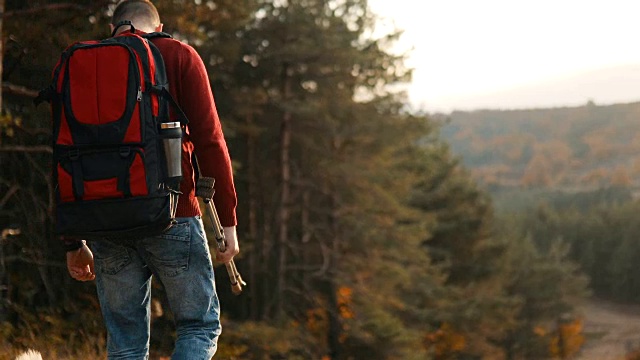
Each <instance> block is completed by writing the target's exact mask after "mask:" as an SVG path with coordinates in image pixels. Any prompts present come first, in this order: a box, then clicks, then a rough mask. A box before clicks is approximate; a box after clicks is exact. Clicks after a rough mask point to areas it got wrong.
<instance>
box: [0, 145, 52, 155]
mask: <svg viewBox="0 0 640 360" xmlns="http://www.w3.org/2000/svg"><path fill="white" fill-rule="evenodd" d="M0 152H24V153H49V154H53V149H52V148H51V146H47V145H37V146H20V145H16V146H0Z"/></svg>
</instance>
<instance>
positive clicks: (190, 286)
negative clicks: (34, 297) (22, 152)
mask: <svg viewBox="0 0 640 360" xmlns="http://www.w3.org/2000/svg"><path fill="white" fill-rule="evenodd" d="M123 20H130V21H131V22H132V24H133V26H134V27H135V29H137V31H139V32H140V33H150V32H160V31H162V26H163V25H162V23H161V22H160V17H159V15H158V11H157V9H156V8H155V6H154V5H153V4H152V3H151V2H149V1H147V0H128V1H123V2H121V3H120V4H118V6H117V7H116V9H115V11H114V13H113V17H112V20H111V29H112V30H113V29H114V25H115V24H118V23H119V22H121V21H123ZM122 31H129V26H122V27H120V28H119V29H118V33H120V32H122ZM116 36H117V35H116ZM151 41H152V42H153V43H154V44H155V45H156V46H157V47H158V48H159V49H160V52H161V53H162V54H163V58H164V61H165V65H166V70H167V77H168V80H169V89H170V92H171V94H172V95H173V97H174V98H175V99H176V101H177V102H178V104H179V105H180V107H181V108H182V110H183V111H184V112H185V114H186V115H187V117H188V119H189V121H190V122H189V125H188V129H187V134H186V135H185V138H184V140H183V144H182V174H183V180H182V183H181V184H180V190H181V192H182V194H181V195H180V198H179V201H178V209H177V220H178V224H177V225H175V226H173V227H172V228H171V229H169V230H168V231H167V232H165V233H164V234H162V235H160V236H157V237H151V238H145V239H141V240H136V241H132V242H131V245H130V246H122V245H117V244H114V243H110V242H103V241H96V242H92V243H91V244H89V245H90V247H91V248H89V247H87V245H86V243H85V242H84V241H82V242H75V243H74V242H68V243H67V250H68V252H67V268H68V270H69V274H70V275H71V276H72V277H73V278H74V279H77V280H79V281H89V280H93V279H95V280H96V287H97V292H98V299H99V300H100V306H101V309H102V315H103V317H104V320H105V324H106V327H107V332H108V340H107V349H108V353H109V359H146V358H147V357H148V353H149V334H150V294H151V293H150V290H151V276H152V274H153V275H155V276H156V277H157V278H158V279H159V280H160V281H161V282H162V284H163V286H164V288H165V291H166V294H167V298H168V300H169V305H170V307H171V311H172V313H173V315H174V318H175V321H176V330H177V340H176V344H175V350H174V354H173V357H172V359H174V360H175V359H210V358H211V357H212V356H213V355H214V353H215V352H216V349H217V339H218V336H219V335H220V332H221V328H220V321H219V303H218V298H217V295H216V289H215V283H214V277H213V267H212V261H211V255H210V253H209V247H208V244H207V240H206V238H205V234H204V228H203V225H202V220H201V218H200V215H201V214H200V208H199V205H198V201H197V199H196V197H195V180H194V168H193V164H192V163H191V154H192V152H194V151H195V153H196V154H197V156H198V160H199V165H200V171H201V174H202V176H206V177H213V178H215V179H216V192H215V196H214V203H215V205H216V208H217V210H218V215H219V218H220V222H221V223H222V226H223V228H224V234H225V237H226V240H227V242H228V246H227V250H226V251H225V252H224V253H220V252H217V253H216V260H218V261H219V262H223V263H225V262H229V261H230V260H231V259H233V257H234V256H235V255H236V254H238V252H239V247H238V241H237V236H236V227H235V226H236V215H235V208H236V202H237V200H236V193H235V187H234V184H233V176H232V171H231V161H230V158H229V154H228V150H227V145H226V142H225V140H224V137H223V133H222V127H221V125H220V121H219V119H218V115H217V112H216V107H215V104H214V100H213V94H212V91H211V88H210V85H209V78H208V76H207V73H206V70H205V66H204V64H203V62H202V59H201V58H200V56H199V55H198V54H197V53H196V51H195V50H194V49H193V48H192V47H191V46H189V45H186V44H183V43H181V42H179V41H176V40H173V39H169V38H160V37H159V38H154V39H152V40H151ZM94 256H95V271H94Z"/></svg>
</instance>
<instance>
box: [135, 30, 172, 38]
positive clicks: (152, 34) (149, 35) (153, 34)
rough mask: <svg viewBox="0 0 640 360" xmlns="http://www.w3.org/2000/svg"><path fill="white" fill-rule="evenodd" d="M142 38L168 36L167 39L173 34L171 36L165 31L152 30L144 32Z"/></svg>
mask: <svg viewBox="0 0 640 360" xmlns="http://www.w3.org/2000/svg"><path fill="white" fill-rule="evenodd" d="M141 36H142V37H143V38H145V39H149V40H151V39H155V38H169V39H173V36H171V34H167V33H166V32H152V33H148V34H144V35H141Z"/></svg>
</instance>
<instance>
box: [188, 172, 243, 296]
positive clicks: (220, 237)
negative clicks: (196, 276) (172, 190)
mask: <svg viewBox="0 0 640 360" xmlns="http://www.w3.org/2000/svg"><path fill="white" fill-rule="evenodd" d="M214 184H215V179H214V178H210V177H203V176H201V177H200V178H199V179H198V183H197V185H196V196H199V197H201V198H202V200H203V201H204V203H205V205H206V207H207V211H206V213H207V214H208V215H209V220H211V224H213V234H214V236H215V237H216V244H217V245H218V250H220V252H225V251H227V242H226V240H225V238H224V231H223V230H222V225H221V224H220V219H219V218H218V212H217V211H216V207H215V205H213V194H214V193H215V190H214V189H213V186H214ZM224 265H225V267H226V268H227V274H228V275H229V280H230V281H231V292H233V294H234V295H240V293H241V292H242V287H243V286H246V285H247V283H245V282H244V281H243V280H242V276H240V273H239V272H238V268H236V263H235V261H233V259H231V261H229V262H228V263H225V264H224Z"/></svg>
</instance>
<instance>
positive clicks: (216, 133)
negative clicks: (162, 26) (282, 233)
mask: <svg viewBox="0 0 640 360" xmlns="http://www.w3.org/2000/svg"><path fill="white" fill-rule="evenodd" d="M152 42H153V43H154V44H155V45H156V46H157V47H158V49H160V52H161V53H162V56H163V58H164V62H165V67H166V71H167V78H168V81H169V92H170V93H171V95H172V96H173V97H174V99H175V100H176V101H177V102H178V104H179V105H180V108H181V109H182V110H183V111H184V113H185V114H186V115H187V118H188V119H189V125H188V126H187V135H186V137H185V138H184V140H183V142H182V183H181V184H180V191H182V195H180V198H179V200H178V210H177V213H176V216H178V217H190V216H196V215H200V207H199V205H198V200H197V198H196V197H195V176H194V175H195V174H194V170H193V165H192V163H191V154H192V152H194V151H195V153H196V156H197V157H198V165H199V166H200V173H201V176H206V177H212V178H214V179H215V195H214V197H213V202H214V204H215V205H216V210H217V211H218V216H219V217H220V223H222V226H235V225H236V204H237V198H236V191H235V187H234V184H233V173H232V169H231V159H230V157H229V151H228V149H227V143H226V142H225V139H224V135H223V133H222V126H221V124H220V119H219V118H218V112H217V111H216V105H215V103H214V100H213V92H212V91H211V85H210V83H209V76H208V75H207V71H206V68H205V66H204V63H203V62H202V59H201V58H200V56H199V55H198V53H197V52H196V51H195V49H194V48H193V47H191V46H189V45H187V44H184V43H182V42H180V41H177V40H174V39H169V38H154V39H153V40H152Z"/></svg>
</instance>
